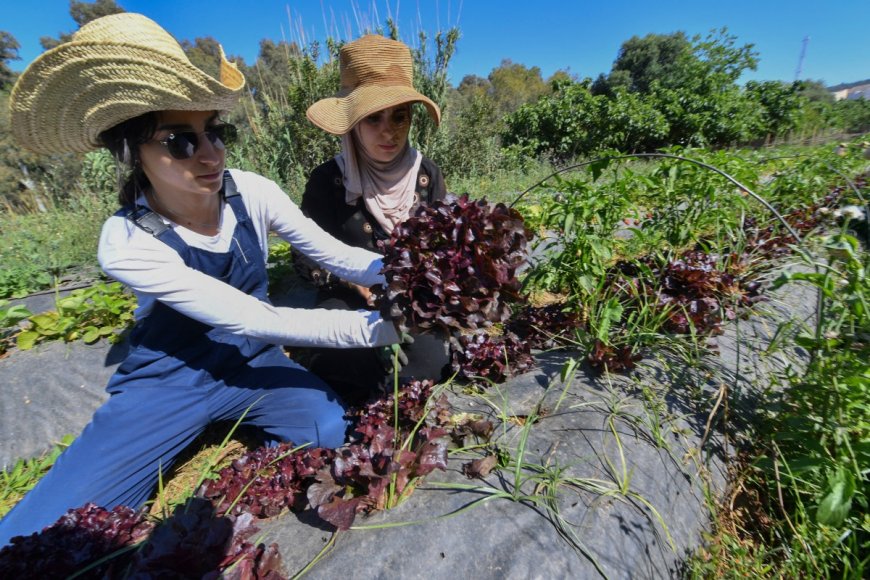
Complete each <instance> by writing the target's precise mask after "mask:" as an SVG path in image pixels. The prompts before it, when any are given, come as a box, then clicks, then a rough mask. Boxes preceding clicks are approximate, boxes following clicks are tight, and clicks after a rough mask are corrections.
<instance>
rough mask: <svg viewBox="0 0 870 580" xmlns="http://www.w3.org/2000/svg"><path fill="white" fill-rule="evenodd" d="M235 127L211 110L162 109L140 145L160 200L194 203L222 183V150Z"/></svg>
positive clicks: (223, 155) (184, 203) (186, 203)
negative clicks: (153, 128) (147, 136)
mask: <svg viewBox="0 0 870 580" xmlns="http://www.w3.org/2000/svg"><path fill="white" fill-rule="evenodd" d="M235 135H236V130H235V127H233V126H232V125H227V124H226V123H224V122H223V121H221V120H220V118H219V117H218V114H217V113H216V112H214V111H161V112H159V113H157V129H156V131H155V132H154V135H153V137H152V138H151V139H150V140H149V141H147V142H145V143H143V144H142V145H141V146H140V150H139V155H140V159H141V163H142V169H143V171H144V172H145V175H146V176H147V177H148V180H149V181H150V182H151V186H152V187H153V188H154V193H155V194H157V195H158V196H159V197H160V199H167V200H168V199H174V200H175V201H176V202H177V203H179V204H181V205H191V206H195V205H197V204H198V203H202V201H203V200H202V199H198V198H201V197H203V196H212V195H213V194H215V193H217V192H218V191H220V188H221V186H222V185H223V172H224V161H225V149H226V146H227V144H229V143H231V142H232V140H233V139H234V138H235Z"/></svg>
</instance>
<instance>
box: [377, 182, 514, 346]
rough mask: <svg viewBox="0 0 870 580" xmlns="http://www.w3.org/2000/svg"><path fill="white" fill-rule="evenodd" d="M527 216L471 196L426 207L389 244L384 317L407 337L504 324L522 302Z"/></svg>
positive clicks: (383, 299)
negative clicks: (414, 333)
mask: <svg viewBox="0 0 870 580" xmlns="http://www.w3.org/2000/svg"><path fill="white" fill-rule="evenodd" d="M527 237H528V236H527V232H526V228H525V225H524V222H523V218H522V216H521V215H520V214H519V212H517V211H516V210H514V209H511V208H508V207H507V206H505V205H504V204H500V203H499V204H494V205H493V204H489V203H487V202H486V201H485V200H479V201H474V202H472V201H470V200H469V199H468V196H467V195H463V196H462V197H459V198H455V199H453V200H452V201H449V202H441V201H437V202H435V203H433V204H431V205H424V206H421V207H419V208H418V209H417V211H416V212H415V214H414V215H413V216H412V217H410V218H409V219H407V220H406V221H405V222H404V223H402V224H400V225H399V226H397V227H396V228H395V229H394V230H393V233H392V236H391V237H390V239H389V240H387V241H386V242H385V243H384V244H383V250H384V268H383V272H384V275H385V277H386V280H387V284H386V290H385V295H384V296H383V297H382V298H381V300H382V304H381V309H382V310H384V311H389V315H390V317H391V318H392V319H393V320H394V321H396V323H397V325H398V326H399V328H400V329H401V330H403V331H407V330H410V329H418V330H426V329H438V328H440V329H442V330H444V331H446V332H448V333H450V332H451V331H453V330H475V329H478V328H484V327H488V326H491V325H492V324H494V323H498V322H504V321H505V320H507V318H508V317H509V316H510V314H511V311H510V305H511V303H515V302H517V301H519V300H520V294H519V291H520V281H519V280H518V279H517V277H516V272H517V269H518V268H519V267H520V266H522V265H523V264H524V263H525V262H526V258H527V256H526V239H527Z"/></svg>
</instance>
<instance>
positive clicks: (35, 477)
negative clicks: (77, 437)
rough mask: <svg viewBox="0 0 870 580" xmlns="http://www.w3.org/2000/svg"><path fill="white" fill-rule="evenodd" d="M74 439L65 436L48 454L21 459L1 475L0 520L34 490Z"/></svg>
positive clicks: (70, 436)
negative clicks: (26, 494)
mask: <svg viewBox="0 0 870 580" xmlns="http://www.w3.org/2000/svg"><path fill="white" fill-rule="evenodd" d="M73 439H74V437H73V436H72V435H64V436H63V438H61V440H60V442H59V443H57V444H56V445H54V446H53V447H52V448H51V450H50V451H48V452H47V453H44V454H43V455H40V456H39V457H35V458H33V459H19V460H18V461H16V462H15V465H13V466H12V468H11V469H9V470H7V471H3V472H2V473H0V518H2V517H3V516H5V515H6V514H7V513H8V512H9V510H11V509H12V506H14V505H15V504H16V503H18V500H20V499H21V498H22V497H23V496H24V494H25V493H27V492H28V491H30V490H31V489H33V486H34V485H36V482H37V481H39V480H40V479H42V476H43V475H45V473H46V472H47V471H48V470H49V468H51V466H52V465H54V462H55V461H56V460H57V458H58V456H59V455H60V454H61V452H63V450H64V449H66V448H67V447H69V445H70V443H72V442H73Z"/></svg>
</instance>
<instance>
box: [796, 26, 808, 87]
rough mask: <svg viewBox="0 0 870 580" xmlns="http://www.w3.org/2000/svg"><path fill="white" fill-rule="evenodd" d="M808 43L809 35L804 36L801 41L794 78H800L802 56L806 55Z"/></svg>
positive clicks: (802, 68) (802, 66) (802, 67)
mask: <svg viewBox="0 0 870 580" xmlns="http://www.w3.org/2000/svg"><path fill="white" fill-rule="evenodd" d="M809 43H810V37H809V36H804V41H803V43H801V55H800V56H799V57H798V65H797V70H796V71H794V80H796V81H798V80H800V78H801V73H802V72H803V70H804V57H805V56H806V55H807V45H808V44H809Z"/></svg>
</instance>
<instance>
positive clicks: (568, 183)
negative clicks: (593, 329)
mask: <svg viewBox="0 0 870 580" xmlns="http://www.w3.org/2000/svg"><path fill="white" fill-rule="evenodd" d="M589 171H590V173H592V179H591V180H583V179H574V180H569V179H562V178H560V177H558V176H557V177H556V178H555V179H554V181H553V183H552V184H550V186H551V187H554V188H556V189H557V191H558V192H559V193H557V194H555V195H552V196H549V197H547V198H545V199H543V200H542V202H541V204H540V207H539V209H537V211H536V212H535V213H536V215H537V217H538V219H537V220H535V221H534V222H533V223H532V224H530V225H532V226H533V227H535V229H537V230H538V231H540V232H545V234H544V235H543V236H541V237H539V238H537V239H536V240H535V241H534V243H533V248H534V251H535V252H541V253H543V255H544V258H543V260H542V261H540V262H538V263H537V264H536V266H535V268H533V269H532V270H531V272H530V273H529V274H528V276H527V277H526V279H525V281H524V284H525V286H526V288H527V289H529V290H544V291H548V292H556V293H560V294H565V295H567V296H568V299H569V301H570V302H572V303H577V304H581V305H583V304H585V305H588V304H589V302H590V301H592V300H593V299H594V298H596V297H597V296H598V293H599V292H600V290H601V285H602V284H603V283H604V278H605V274H606V271H607V267H608V266H609V265H610V263H611V260H612V259H613V257H614V254H615V246H614V242H615V240H614V237H613V232H614V230H615V229H616V227H617V224H618V223H619V222H620V221H621V220H622V219H623V217H624V215H625V211H626V207H627V204H628V203H629V198H627V197H626V196H624V195H620V193H621V192H620V191H619V188H618V187H617V188H614V189H611V188H609V187H606V186H604V187H602V186H600V185H597V184H595V178H596V177H597V176H598V173H599V172H600V171H601V166H599V167H592V168H590V170H589ZM554 250H557V251H554Z"/></svg>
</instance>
